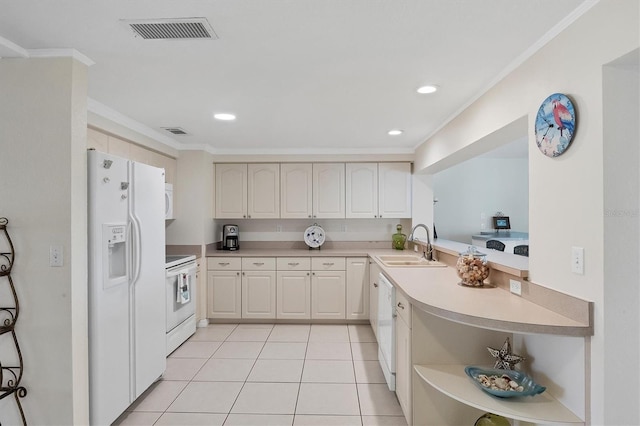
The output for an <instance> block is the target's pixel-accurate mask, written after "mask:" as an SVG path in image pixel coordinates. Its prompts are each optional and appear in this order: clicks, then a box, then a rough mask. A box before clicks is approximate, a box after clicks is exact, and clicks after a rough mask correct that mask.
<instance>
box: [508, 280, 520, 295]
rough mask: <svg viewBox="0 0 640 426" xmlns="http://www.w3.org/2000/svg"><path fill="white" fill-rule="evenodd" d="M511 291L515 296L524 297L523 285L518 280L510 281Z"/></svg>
mask: <svg viewBox="0 0 640 426" xmlns="http://www.w3.org/2000/svg"><path fill="white" fill-rule="evenodd" d="M509 290H510V291H511V293H513V294H517V295H518V296H522V283H521V282H520V281H518V280H509Z"/></svg>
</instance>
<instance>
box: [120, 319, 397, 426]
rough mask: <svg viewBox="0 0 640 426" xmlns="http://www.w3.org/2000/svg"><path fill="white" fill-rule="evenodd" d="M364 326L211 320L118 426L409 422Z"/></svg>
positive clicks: (307, 425)
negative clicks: (388, 385) (230, 322)
mask: <svg viewBox="0 0 640 426" xmlns="http://www.w3.org/2000/svg"><path fill="white" fill-rule="evenodd" d="M377 359H378V347H377V344H376V341H375V336H374V335H373V331H372V330H371V327H370V326H368V325H317V324H313V325H284V324H276V325H273V324H240V325H238V324H211V325H209V326H208V327H206V328H199V329H198V330H197V331H196V334H194V335H193V336H192V337H191V338H190V339H189V340H188V341H186V342H185V343H184V344H183V345H182V346H180V347H179V348H178V349H177V350H176V351H175V352H173V353H172V354H171V356H170V357H169V358H167V370H166V372H165V374H164V376H163V378H162V380H160V381H158V382H156V383H155V384H154V385H153V386H151V388H150V389H149V390H148V391H147V392H145V393H144V394H143V395H142V396H141V397H140V398H139V399H138V400H137V401H136V402H134V403H133V404H132V405H131V406H130V407H129V408H128V410H127V411H126V412H125V413H124V414H123V415H122V416H120V418H119V419H118V420H117V421H116V423H115V424H116V425H139V426H147V425H156V426H158V425H181V426H185V425H210V426H215V425H225V426H229V425H234V426H242V425H260V426H271V425H273V426H280V425H287V426H332V425H335V426H352V425H353V426H356V425H359V426H376V425H378V426H380V425H385V426H406V424H407V423H406V421H405V419H404V417H403V416H402V410H401V409H400V405H399V404H398V400H397V399H396V396H395V393H393V392H390V391H389V390H388V389H387V385H386V384H385V382H384V376H383V375H382V371H381V369H380V366H379V364H378V361H377Z"/></svg>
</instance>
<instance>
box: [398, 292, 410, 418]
mask: <svg viewBox="0 0 640 426" xmlns="http://www.w3.org/2000/svg"><path fill="white" fill-rule="evenodd" d="M396 301H397V305H396V313H397V315H396V396H397V397H398V402H399V403H400V407H401V408H402V412H403V413H404V417H405V418H406V419H407V424H408V425H409V426H411V424H412V414H411V398H412V396H411V376H412V374H411V373H412V371H411V370H412V367H413V366H412V363H411V326H410V324H411V305H410V304H409V302H408V301H407V299H405V298H404V297H403V296H402V295H401V294H399V293H398V291H397V290H396Z"/></svg>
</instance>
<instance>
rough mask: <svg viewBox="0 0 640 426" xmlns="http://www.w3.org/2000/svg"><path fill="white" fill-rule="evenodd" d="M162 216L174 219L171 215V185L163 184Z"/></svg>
mask: <svg viewBox="0 0 640 426" xmlns="http://www.w3.org/2000/svg"><path fill="white" fill-rule="evenodd" d="M164 218H165V219H174V217H173V185H172V184H170V183H165V184H164Z"/></svg>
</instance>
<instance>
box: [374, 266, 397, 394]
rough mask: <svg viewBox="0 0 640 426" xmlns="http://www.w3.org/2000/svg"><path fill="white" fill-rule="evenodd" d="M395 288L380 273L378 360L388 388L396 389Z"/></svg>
mask: <svg viewBox="0 0 640 426" xmlns="http://www.w3.org/2000/svg"><path fill="white" fill-rule="evenodd" d="M395 308H396V289H395V287H394V286H393V284H391V283H390V282H389V280H388V279H387V278H386V277H385V276H384V275H382V274H380V277H379V280H378V361H379V362H380V367H382V372H383V373H384V378H385V380H386V381H387V386H389V390H391V391H395V390H396V320H395V316H396V309H395Z"/></svg>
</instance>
